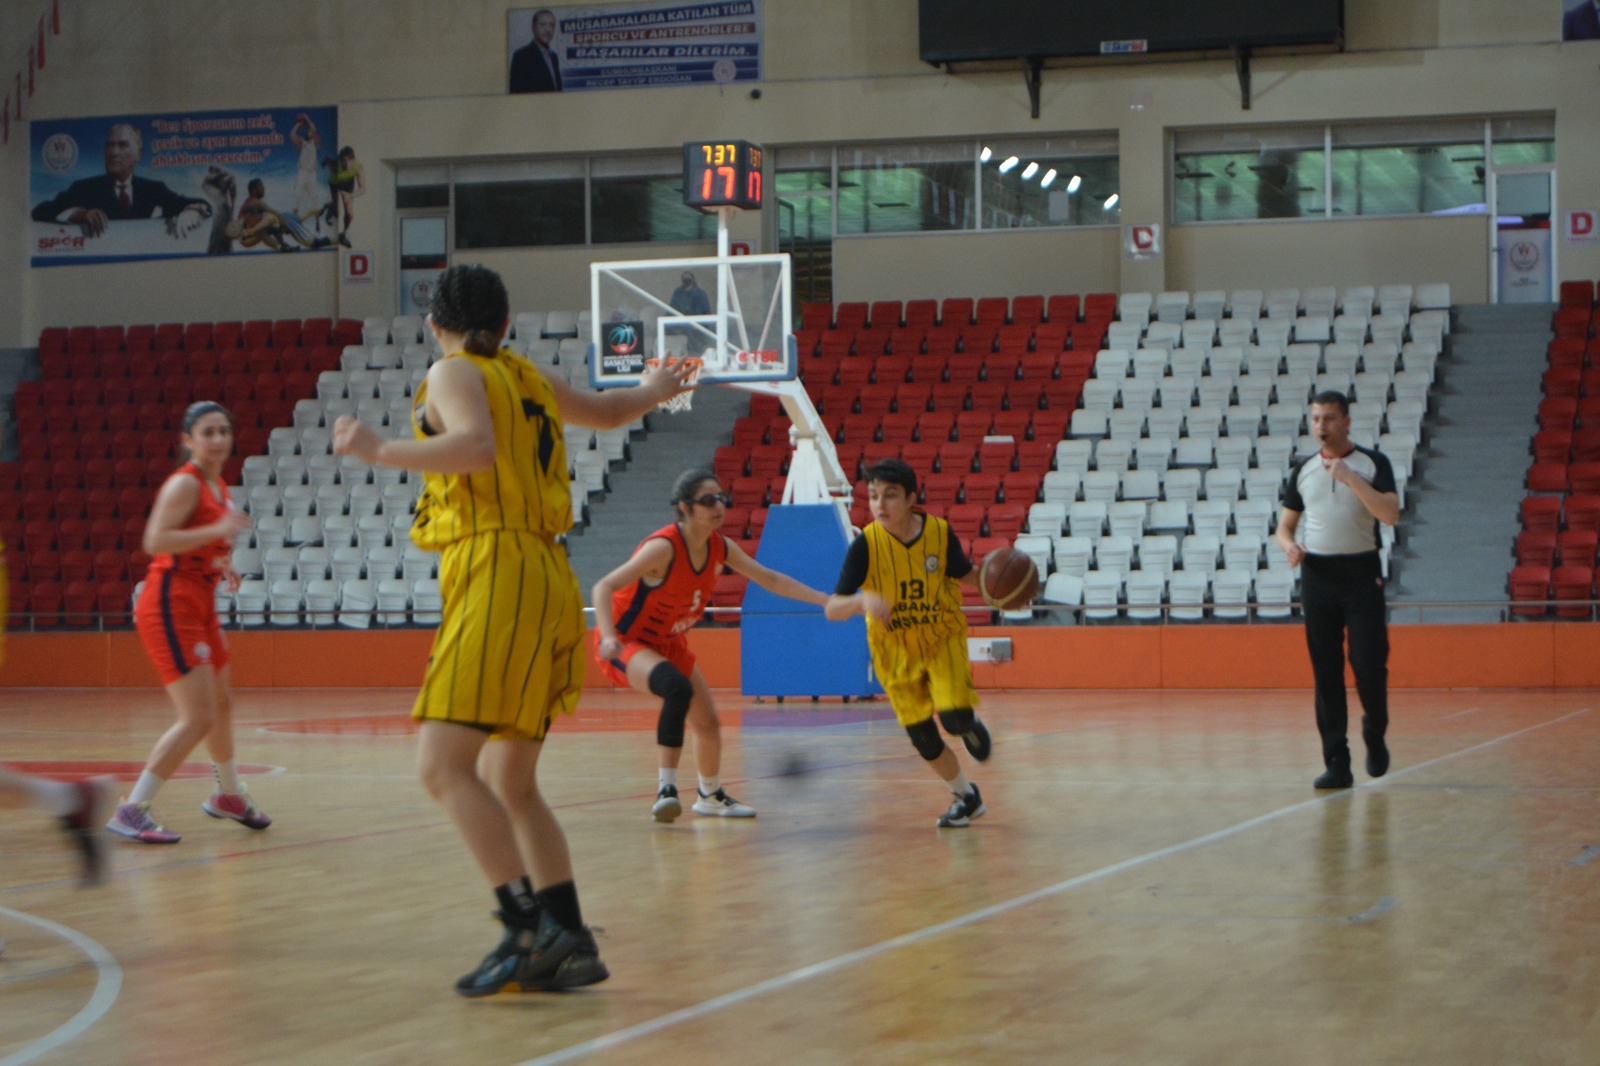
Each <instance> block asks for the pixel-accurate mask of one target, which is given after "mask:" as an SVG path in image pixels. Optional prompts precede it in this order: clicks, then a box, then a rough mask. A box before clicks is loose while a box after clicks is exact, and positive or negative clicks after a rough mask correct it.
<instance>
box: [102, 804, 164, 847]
mask: <svg viewBox="0 0 1600 1066" xmlns="http://www.w3.org/2000/svg"><path fill="white" fill-rule="evenodd" d="M106 828H107V829H109V830H111V831H112V832H113V833H115V834H117V836H119V837H127V838H128V839H129V840H137V841H139V842H140V843H141V844H176V843H177V842H178V841H180V840H182V839H183V838H182V837H181V836H179V835H178V834H177V833H170V832H168V831H167V830H165V829H163V828H162V827H161V824H160V823H159V822H157V821H156V819H155V815H153V814H151V813H150V804H148V803H123V804H119V805H118V807H117V813H116V814H113V815H112V816H111V821H109V822H107V823H106Z"/></svg>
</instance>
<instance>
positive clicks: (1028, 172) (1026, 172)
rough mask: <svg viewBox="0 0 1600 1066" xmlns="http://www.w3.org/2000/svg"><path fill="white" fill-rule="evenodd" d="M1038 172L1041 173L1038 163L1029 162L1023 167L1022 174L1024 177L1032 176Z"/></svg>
mask: <svg viewBox="0 0 1600 1066" xmlns="http://www.w3.org/2000/svg"><path fill="white" fill-rule="evenodd" d="M1037 173H1039V164H1038V163H1029V164H1028V165H1027V166H1025V167H1023V168H1022V176H1023V177H1024V178H1031V177H1033V176H1034V175H1035V174H1037Z"/></svg>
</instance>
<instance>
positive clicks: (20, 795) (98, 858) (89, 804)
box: [0, 540, 117, 951]
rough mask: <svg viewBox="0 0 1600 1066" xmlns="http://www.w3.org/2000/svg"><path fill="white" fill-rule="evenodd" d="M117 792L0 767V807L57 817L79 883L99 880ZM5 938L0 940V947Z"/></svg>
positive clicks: (99, 783)
mask: <svg viewBox="0 0 1600 1066" xmlns="http://www.w3.org/2000/svg"><path fill="white" fill-rule="evenodd" d="M6 610H7V608H6V545H5V541H3V540H0V662H3V661H5V647H6V643H5V641H6ZM116 798H117V793H116V789H115V788H114V787H113V785H112V782H111V781H110V780H109V779H106V778H94V779H92V780H88V781H57V780H54V779H53V778H49V777H35V776H34V775H32V774H22V773H17V772H16V771H15V770H3V769H0V810H10V809H15V808H20V807H32V808H34V809H36V810H41V811H46V812H48V813H50V814H53V815H55V816H56V817H57V818H59V819H60V825H61V828H62V830H63V831H64V832H65V833H66V834H67V835H68V836H70V837H71V838H72V842H73V844H74V845H76V846H77V849H78V852H79V854H80V855H81V856H82V858H83V883H84V884H86V885H92V884H94V883H95V882H97V881H99V880H100V879H101V877H102V876H103V874H104V870H105V851H106V845H105V841H106V838H105V835H104V833H103V832H102V831H101V828H100V827H101V825H102V824H103V823H104V822H105V820H106V816H107V815H109V814H110V813H111V809H112V808H113V807H115V806H116ZM4 950H5V941H3V940H0V951H4Z"/></svg>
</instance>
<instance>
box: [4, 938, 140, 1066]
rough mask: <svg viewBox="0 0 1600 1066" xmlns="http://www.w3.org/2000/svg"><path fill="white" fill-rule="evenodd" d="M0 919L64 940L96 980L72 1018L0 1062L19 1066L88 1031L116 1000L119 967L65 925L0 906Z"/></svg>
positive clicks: (93, 943)
mask: <svg viewBox="0 0 1600 1066" xmlns="http://www.w3.org/2000/svg"><path fill="white" fill-rule="evenodd" d="M0 916H4V917H7V918H12V919H15V920H17V921H19V922H26V923H27V924H29V925H33V926H37V927H38V928H40V929H43V930H44V931H45V932H47V933H54V934H55V935H56V936H58V937H60V938H61V939H63V940H65V941H67V942H68V943H69V944H71V945H72V946H73V947H75V948H77V949H78V950H79V951H81V952H83V953H84V954H85V955H87V956H88V957H89V961H90V962H92V963H94V966H95V971H96V980H95V986H94V994H93V995H91V996H90V997H89V1002H87V1003H85V1004H84V1005H83V1007H82V1009H80V1010H79V1011H78V1013H77V1014H74V1015H73V1016H72V1017H71V1018H68V1019H67V1020H66V1022H64V1023H63V1024H61V1025H59V1026H57V1027H56V1029H55V1030H54V1031H53V1032H51V1033H48V1034H46V1035H45V1036H43V1037H41V1038H40V1039H38V1040H35V1041H34V1042H33V1043H32V1044H29V1045H28V1046H27V1047H25V1048H23V1049H22V1050H21V1051H14V1052H12V1053H11V1054H10V1055H7V1056H6V1057H5V1058H3V1059H0V1066H22V1064H23V1063H25V1062H32V1061H33V1060H34V1059H37V1058H39V1057H40V1056H41V1055H46V1054H49V1053H50V1052H52V1051H54V1050H56V1049H57V1048H59V1047H62V1046H64V1045H66V1044H69V1043H71V1042H72V1041H74V1040H76V1039H77V1038H78V1037H80V1036H82V1035H83V1034H84V1033H86V1032H88V1031H89V1030H90V1028H92V1027H93V1026H94V1024H95V1023H96V1022H98V1021H99V1020H100V1019H101V1018H102V1017H104V1016H105V1014H106V1012H107V1011H109V1010H110V1009H111V1005H112V1004H113V1003H115V1002H116V1001H117V995H118V994H119V993H120V992H121V991H122V964H121V963H119V962H117V959H116V956H114V955H112V954H111V952H109V951H107V950H106V949H105V948H104V947H102V946H101V945H100V943H99V942H98V941H96V940H93V939H92V938H90V937H89V936H87V935H86V934H84V933H80V932H79V931H78V930H76V929H73V928H70V927H68V926H65V925H59V924H57V923H56V922H52V921H51V920H50V919H48V918H40V917H39V916H38V915H34V914H24V913H23V912H22V911H14V910H11V909H10V908H9V907H0Z"/></svg>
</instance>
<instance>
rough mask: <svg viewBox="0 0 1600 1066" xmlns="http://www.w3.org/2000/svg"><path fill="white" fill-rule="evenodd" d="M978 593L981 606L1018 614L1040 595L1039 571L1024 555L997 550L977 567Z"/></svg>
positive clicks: (1010, 550) (1012, 549) (1027, 556)
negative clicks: (980, 593) (982, 600)
mask: <svg viewBox="0 0 1600 1066" xmlns="http://www.w3.org/2000/svg"><path fill="white" fill-rule="evenodd" d="M978 589H979V591H980V592H982V593H983V599H984V602H985V603H987V604H988V605H989V606H990V607H993V608H995V609H996V610H999V611H1016V610H1020V609H1022V608H1024V607H1026V606H1028V604H1030V603H1032V602H1033V598H1034V597H1035V596H1037V595H1039V568H1038V567H1036V566H1034V565H1033V559H1032V558H1031V557H1030V556H1029V555H1028V554H1027V553H1026V552H1019V551H1017V549H1015V548H996V549H995V550H994V551H992V552H990V553H989V554H988V555H985V556H984V557H983V564H982V565H981V566H979V567H978Z"/></svg>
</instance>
